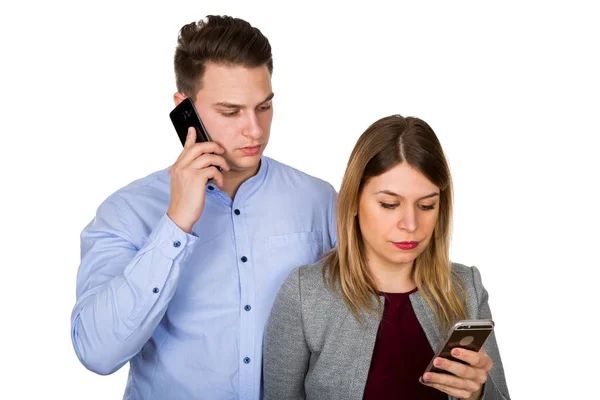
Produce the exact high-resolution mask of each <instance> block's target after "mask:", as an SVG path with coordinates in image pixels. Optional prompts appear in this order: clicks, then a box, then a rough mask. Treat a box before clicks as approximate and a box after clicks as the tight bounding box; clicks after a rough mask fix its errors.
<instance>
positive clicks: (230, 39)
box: [175, 15, 273, 98]
mask: <svg viewBox="0 0 600 400" xmlns="http://www.w3.org/2000/svg"><path fill="white" fill-rule="evenodd" d="M207 63H217V64H223V65H229V66H243V67H246V68H254V67H260V66H262V65H266V66H267V68H268V69H269V73H271V74H272V73H273V57H272V55H271V45H270V44H269V40H268V39H267V38H266V37H265V36H264V35H263V34H262V33H261V31H260V30H258V29H257V28H254V27H253V26H251V25H250V24H249V23H248V22H246V21H244V20H243V19H240V18H233V17H229V16H217V15H209V16H207V17H206V18H204V19H203V20H200V21H198V22H192V23H189V24H187V25H184V26H183V27H182V28H181V29H180V31H179V38H178V41H177V48H176V50H175V82H176V85H177V91H178V92H179V93H181V94H183V95H185V96H187V97H191V98H193V97H194V96H195V95H196V93H198V91H199V90H200V89H201V88H202V77H203V75H204V71H205V70H206V64H207Z"/></svg>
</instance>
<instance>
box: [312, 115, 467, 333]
mask: <svg viewBox="0 0 600 400" xmlns="http://www.w3.org/2000/svg"><path fill="white" fill-rule="evenodd" d="M401 162H407V163H408V164H409V165H410V166H412V167H413V168H416V169H417V170H419V171H420V172H421V173H422V174H423V175H425V177H427V179H429V180H430V181H431V182H432V183H433V184H434V185H436V186H437V187H438V188H439V189H440V200H439V214H438V220H437V222H436V226H435V228H434V231H433V235H432V238H431V241H430V243H429V245H428V246H427V248H426V249H425V250H424V251H423V253H422V254H420V255H419V256H418V257H417V259H416V260H415V265H414V269H413V278H414V281H415V283H416V285H417V288H418V290H419V292H420V293H421V295H422V296H423V297H424V298H425V301H426V302H427V303H428V304H429V306H430V307H431V309H432V310H433V311H434V314H435V316H436V319H437V321H438V323H439V325H440V327H441V328H446V327H448V326H450V325H451V324H452V323H453V322H454V321H456V320H457V319H464V318H465V317H466V311H465V292H464V287H463V285H462V282H461V281H460V279H459V277H458V276H457V275H455V274H453V273H452V268H451V263H450V256H449V252H450V232H451V220H452V179H451V175H450V170H449V168H448V164H447V161H446V158H445V156H444V152H443V150H442V146H441V145H440V142H439V140H438V138H437V136H436V135H435V133H434V132H433V130H432V129H431V127H429V125H428V124H427V123H426V122H424V121H422V120H420V119H418V118H413V117H407V118H404V117H402V116H399V115H393V116H389V117H385V118H382V119H380V120H379V121H377V122H375V123H373V124H372V125H371V126H370V127H369V128H368V129H367V130H366V131H365V132H364V133H363V134H362V135H361V136H360V138H359V139H358V142H357V143H356V146H355V147H354V150H353V151H352V154H351V155H350V159H349V161H348V165H347V168H346V173H345V174H344V178H343V181H342V185H341V187H340V192H339V195H338V202H337V207H336V228H337V242H338V243H337V248H336V249H334V250H333V251H332V252H331V253H330V254H328V255H327V256H326V257H325V259H324V266H323V279H324V280H325V284H326V285H328V286H329V287H330V288H331V289H332V290H333V291H334V292H337V293H338V294H341V295H342V297H343V299H344V301H345V302H346V304H347V306H348V308H349V309H350V311H352V313H353V314H354V316H355V317H356V319H357V320H358V321H359V322H361V323H362V318H361V316H360V314H361V312H364V311H367V312H369V311H373V312H377V311H380V310H381V308H382V303H381V300H380V298H379V296H378V295H379V293H380V291H379V290H378V289H377V286H376V284H375V280H374V278H373V275H372V274H371V272H370V271H369V268H368V266H367V260H366V257H365V249H364V245H363V241H362V235H361V232H360V227H359V224H358V216H357V211H358V204H359V199H360V195H361V193H362V189H363V188H364V186H365V185H366V184H367V182H368V181H369V179H371V178H373V177H375V176H379V175H381V174H383V173H385V172H386V171H388V170H390V169H391V168H393V167H394V166H396V165H398V164H399V163H401ZM374 295H375V298H376V299H377V301H376V302H374V301H373V298H374Z"/></svg>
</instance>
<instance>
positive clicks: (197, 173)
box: [167, 127, 230, 233]
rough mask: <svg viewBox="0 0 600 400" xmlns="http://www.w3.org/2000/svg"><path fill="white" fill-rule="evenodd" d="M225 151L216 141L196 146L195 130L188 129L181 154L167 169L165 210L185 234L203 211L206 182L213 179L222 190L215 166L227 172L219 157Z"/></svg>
mask: <svg viewBox="0 0 600 400" xmlns="http://www.w3.org/2000/svg"><path fill="white" fill-rule="evenodd" d="M224 152H225V150H224V149H223V148H222V147H221V146H219V145H218V144H216V143H215V142H201V143H196V130H195V129H194V128H193V127H190V128H189V129H188V134H187V137H186V141H185V144H184V146H183V151H182V152H181V154H180V155H179V157H178V158H177V161H176V162H175V164H173V165H172V166H171V168H170V170H169V175H170V178H171V203H170V204H169V209H168V211H167V215H168V216H169V218H171V220H172V221H173V222H174V223H175V224H176V225H177V226H179V228H181V229H182V230H183V231H185V232H187V233H190V232H191V231H192V226H193V225H194V224H195V223H196V222H197V221H198V219H200V216H201V215H202V211H203V210H204V203H205V200H206V183H207V182H208V181H209V180H210V179H213V180H214V182H215V184H216V185H217V186H218V187H219V188H223V175H222V174H221V172H220V171H219V170H218V169H217V167H221V168H222V169H223V171H229V169H230V168H229V165H227V162H226V161H225V159H224V158H223V157H222V156H221V154H223V153H224ZM213 153H214V154H213Z"/></svg>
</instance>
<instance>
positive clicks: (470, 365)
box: [421, 347, 493, 399]
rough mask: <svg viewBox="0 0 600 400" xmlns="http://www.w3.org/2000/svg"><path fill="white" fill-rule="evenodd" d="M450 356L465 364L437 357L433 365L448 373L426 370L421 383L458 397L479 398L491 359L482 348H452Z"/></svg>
mask: <svg viewBox="0 0 600 400" xmlns="http://www.w3.org/2000/svg"><path fill="white" fill-rule="evenodd" d="M452 357H455V358H457V359H459V360H462V361H465V362H466V363H467V364H466V365H465V364H462V363H460V362H457V361H452V360H448V359H446V358H442V357H437V358H436V359H435V360H434V365H435V366H436V367H437V368H439V369H442V370H445V371H448V372H450V374H446V373H435V372H426V373H425V374H424V375H423V377H422V378H421V383H423V384H424V385H427V386H430V387H432V388H435V389H437V390H440V391H442V392H444V393H447V394H449V395H450V396H454V397H456V398H458V399H479V398H480V397H481V392H482V388H483V384H484V383H485V382H486V381H487V376H488V372H490V370H491V369H492V366H493V362H492V360H491V359H490V357H488V355H487V354H486V353H485V352H484V351H483V349H481V350H479V352H475V351H471V350H467V349H462V348H458V347H457V348H454V349H452Z"/></svg>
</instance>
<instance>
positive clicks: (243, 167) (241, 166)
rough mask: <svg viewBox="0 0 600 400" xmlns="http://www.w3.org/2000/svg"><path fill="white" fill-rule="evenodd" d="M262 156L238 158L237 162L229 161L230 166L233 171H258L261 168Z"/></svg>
mask: <svg viewBox="0 0 600 400" xmlns="http://www.w3.org/2000/svg"><path fill="white" fill-rule="evenodd" d="M261 157H262V154H261V153H259V154H256V155H254V156H245V157H236V159H235V160H230V161H229V166H230V167H231V170H232V171H240V172H241V171H248V170H252V169H258V167H259V166H260V159H261Z"/></svg>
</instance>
